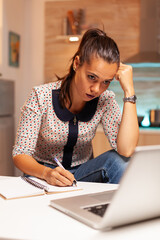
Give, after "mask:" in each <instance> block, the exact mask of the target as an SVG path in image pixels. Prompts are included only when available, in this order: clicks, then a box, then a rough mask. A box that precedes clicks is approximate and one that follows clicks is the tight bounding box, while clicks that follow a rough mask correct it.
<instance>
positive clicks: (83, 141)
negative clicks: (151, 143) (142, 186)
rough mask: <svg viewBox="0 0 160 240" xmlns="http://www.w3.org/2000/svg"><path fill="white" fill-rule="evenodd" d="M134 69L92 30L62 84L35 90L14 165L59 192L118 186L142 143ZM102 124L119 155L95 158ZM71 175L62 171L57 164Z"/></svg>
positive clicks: (20, 130) (103, 35)
mask: <svg viewBox="0 0 160 240" xmlns="http://www.w3.org/2000/svg"><path fill="white" fill-rule="evenodd" d="M114 78H115V79H117V80H118V81H119V83H120V85H121V88H122V90H123V91H124V99H123V100H124V107H123V114H122V117H121V113H120V109H119V107H118V105H117V102H116V100H115V95H114V93H113V92H112V91H109V90H107V89H108V87H109V84H110V82H111V81H113V79H114ZM134 94H135V92H134V86H133V77H132V68H131V66H127V65H124V64H122V63H120V55H119V50H118V47H117V45H116V43H115V42H114V40H112V39H111V38H110V37H108V36H107V35H106V33H105V32H103V31H102V30H100V29H90V30H88V31H87V32H86V33H85V34H84V36H83V38H82V40H81V43H80V46H79V48H78V51H77V52H76V53H75V55H74V56H73V58H72V63H71V66H70V69H69V72H68V74H67V75H66V76H65V77H63V78H62V79H59V78H58V81H56V82H52V83H49V84H44V85H42V86H39V87H35V88H33V90H32V92H31V95H30V96H29V98H28V100H27V101H26V103H25V104H24V106H23V108H22V112H21V119H20V123H19V128H18V131H17V137H16V143H15V146H14V149H13V161H14V163H15V165H16V166H17V167H18V168H19V169H20V170H21V171H23V172H24V173H25V174H29V175H32V176H35V177H38V178H41V179H44V180H46V181H47V182H48V183H50V184H52V185H57V186H70V185H72V183H73V181H74V180H75V179H76V180H80V181H95V182H106V183H118V182H119V180H120V178H121V176H122V175H123V172H124V170H125V167H126V162H125V161H124V160H123V158H122V157H121V155H122V156H125V157H129V156H130V155H131V154H132V153H133V151H134V149H135V147H136V144H137V141H138V134H139V131H138V122H137V113H136V104H135V101H136V97H135V95H134ZM99 123H102V126H103V129H104V132H105V134H106V136H107V138H108V140H109V142H110V144H111V147H112V148H113V150H111V151H108V152H106V153H104V154H102V155H100V156H98V157H97V158H92V155H93V154H92V144H91V141H92V139H93V137H94V136H95V132H96V129H97V126H98V124H99ZM55 157H56V158H58V160H59V161H60V162H61V163H62V164H63V166H64V167H65V169H63V168H61V167H57V166H56V163H55V161H54V158H55Z"/></svg>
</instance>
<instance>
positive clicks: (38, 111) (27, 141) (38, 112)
mask: <svg viewBox="0 0 160 240" xmlns="http://www.w3.org/2000/svg"><path fill="white" fill-rule="evenodd" d="M42 102H43V97H42V96H39V92H38V91H36V88H34V89H32V91H31V94H30V96H29V97H28V99H27V100H26V102H25V104H24V105H23V107H22V109H21V116H20V121H19V125H18V130H17V134H16V140H15V145H14V147H13V152H12V154H13V156H15V155H18V154H28V155H30V156H32V155H33V153H34V151H35V146H36V143H37V138H38V134H39V129H40V125H41V117H42V109H43V108H42Z"/></svg>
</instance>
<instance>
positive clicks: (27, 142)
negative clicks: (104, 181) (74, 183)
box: [13, 81, 121, 168]
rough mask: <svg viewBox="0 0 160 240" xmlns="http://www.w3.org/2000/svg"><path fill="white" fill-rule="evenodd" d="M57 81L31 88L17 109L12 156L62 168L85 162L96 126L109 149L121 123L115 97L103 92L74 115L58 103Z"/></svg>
mask: <svg viewBox="0 0 160 240" xmlns="http://www.w3.org/2000/svg"><path fill="white" fill-rule="evenodd" d="M60 87H61V81H57V82H52V83H48V84H44V85H41V86H38V87H34V88H33V89H32V91H31V94H30V95H29V97H28V99H27V100H26V102H25V103H24V105H23V107H22V109H21V117H20V122H19V126H18V130H17V135H16V141H15V145H14V148H13V156H15V155H18V154H28V155H30V156H32V157H33V158H34V159H35V160H37V161H39V162H45V163H50V164H54V165H55V162H54V157H57V158H58V160H59V161H60V162H61V163H64V164H63V165H64V166H65V167H66V168H69V167H74V166H77V165H80V164H82V163H84V162H86V161H88V160H89V159H90V158H91V156H92V139H93V138H94V136H95V133H96V129H97V127H98V125H99V123H101V124H102V126H103V130H104V133H105V135H106V136H107V138H108V140H109V143H110V145H111V147H112V148H113V149H116V147H117V145H116V140H117V134H118V129H119V125H120V121H121V112H120V109H119V106H118V104H117V102H116V100H115V94H114V93H113V92H112V91H109V90H106V91H105V92H103V93H102V94H101V95H100V97H99V98H96V99H93V100H91V101H89V102H87V104H86V106H85V109H84V110H82V112H81V113H80V114H77V115H74V114H72V113H71V112H69V111H68V109H66V108H65V109H63V108H61V106H60V103H59V98H58V96H59V91H60Z"/></svg>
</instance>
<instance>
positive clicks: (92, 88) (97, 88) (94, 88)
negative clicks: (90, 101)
mask: <svg viewBox="0 0 160 240" xmlns="http://www.w3.org/2000/svg"><path fill="white" fill-rule="evenodd" d="M99 90H100V84H99V83H94V84H93V85H92V87H91V91H92V92H94V93H98V92H99Z"/></svg>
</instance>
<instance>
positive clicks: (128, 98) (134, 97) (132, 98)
mask: <svg viewBox="0 0 160 240" xmlns="http://www.w3.org/2000/svg"><path fill="white" fill-rule="evenodd" d="M136 100H137V97H136V95H133V96H130V97H125V98H123V101H124V102H131V103H136Z"/></svg>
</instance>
